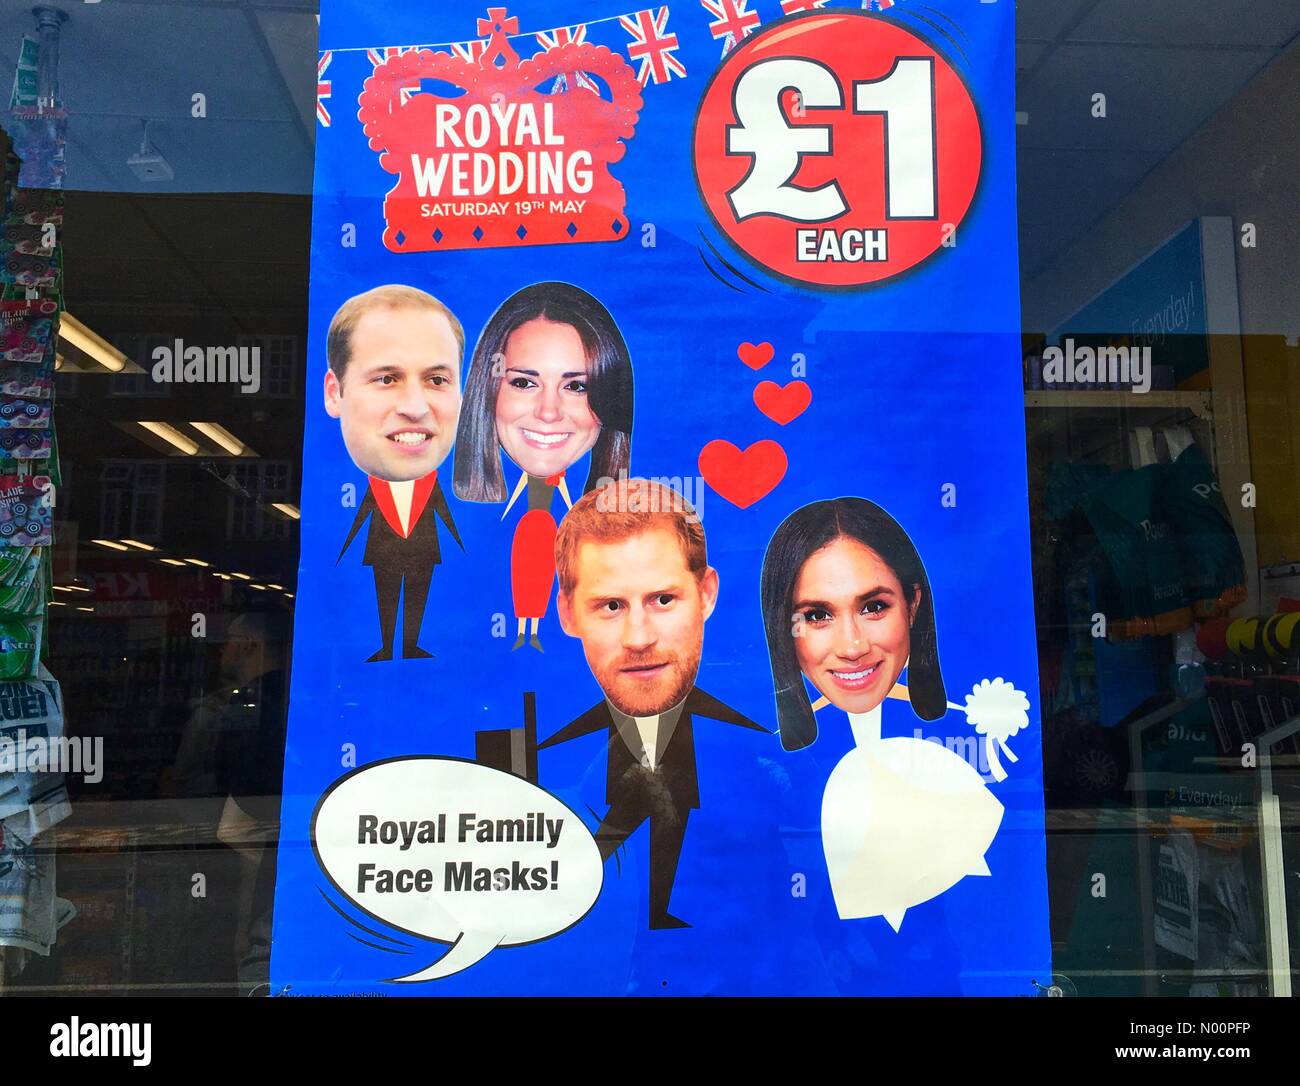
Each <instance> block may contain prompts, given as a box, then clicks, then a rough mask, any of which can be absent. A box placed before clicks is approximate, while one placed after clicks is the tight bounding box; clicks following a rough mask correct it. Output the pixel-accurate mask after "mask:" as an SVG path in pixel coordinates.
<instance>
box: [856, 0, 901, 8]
mask: <svg viewBox="0 0 1300 1086" xmlns="http://www.w3.org/2000/svg"><path fill="white" fill-rule="evenodd" d="M894 3H895V0H862V10H863V11H884V10H885V9H886V8H892V7H893V6H894Z"/></svg>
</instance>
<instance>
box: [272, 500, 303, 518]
mask: <svg viewBox="0 0 1300 1086" xmlns="http://www.w3.org/2000/svg"><path fill="white" fill-rule="evenodd" d="M271 508H272V509H278V510H279V511H280V512H281V513H283V514H284V515H285V516H286V517H288V518H289V519H290V520H298V519H300V518H301V517H302V513H300V512H299V511H298V507H297V506H296V505H290V504H289V503H288V502H272V503H271Z"/></svg>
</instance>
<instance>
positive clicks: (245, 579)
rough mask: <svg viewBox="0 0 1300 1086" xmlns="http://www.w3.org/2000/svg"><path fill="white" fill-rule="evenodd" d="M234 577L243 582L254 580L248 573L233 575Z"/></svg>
mask: <svg viewBox="0 0 1300 1086" xmlns="http://www.w3.org/2000/svg"><path fill="white" fill-rule="evenodd" d="M231 576H232V577H238V578H239V579H240V580H241V581H251V580H252V579H253V578H252V577H250V576H249V575H248V574H247V573H232V574H231Z"/></svg>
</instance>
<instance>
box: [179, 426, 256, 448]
mask: <svg viewBox="0 0 1300 1086" xmlns="http://www.w3.org/2000/svg"><path fill="white" fill-rule="evenodd" d="M190 425H191V426H193V427H194V429H196V430H197V431H198V432H199V433H201V434H202V435H203V436H204V437H206V438H207V439H208V440H210V441H214V442H216V444H218V445H220V446H221V447H222V448H223V449H225V450H226V452H228V453H230V455H231V456H240V455H242V454H243V451H244V443H243V442H242V441H240V440H239V438H237V437H236V436H235V435H234V434H232V433H231V432H230V431H229V430H227V429H226V428H225V427H224V426H222V425H221V424H220V423H217V422H191V423H190Z"/></svg>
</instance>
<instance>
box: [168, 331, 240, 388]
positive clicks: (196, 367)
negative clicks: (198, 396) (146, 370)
mask: <svg viewBox="0 0 1300 1086" xmlns="http://www.w3.org/2000/svg"><path fill="white" fill-rule="evenodd" d="M150 357H151V358H152V359H153V369H152V370H151V371H150V373H151V374H152V376H153V379H154V380H155V381H156V382H157V383H158V384H185V385H203V384H237V385H239V391H240V392H244V393H250V394H251V393H254V392H256V391H257V390H258V389H260V388H261V387H262V348H261V347H258V346H254V347H196V346H194V345H193V344H191V345H189V346H186V345H185V341H184V340H182V339H177V340H175V341H174V342H173V343H170V344H167V343H163V344H160V345H159V346H157V347H155V348H154V349H153V354H152V355H151V356H150Z"/></svg>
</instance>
